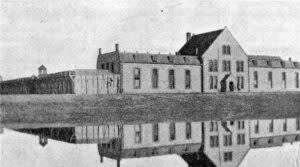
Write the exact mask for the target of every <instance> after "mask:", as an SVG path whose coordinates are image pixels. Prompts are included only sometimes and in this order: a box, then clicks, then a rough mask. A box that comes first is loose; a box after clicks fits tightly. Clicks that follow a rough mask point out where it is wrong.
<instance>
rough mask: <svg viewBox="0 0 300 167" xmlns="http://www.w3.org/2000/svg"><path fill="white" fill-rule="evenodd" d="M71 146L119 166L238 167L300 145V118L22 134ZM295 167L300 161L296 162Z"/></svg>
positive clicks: (110, 126)
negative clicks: (258, 152)
mask: <svg viewBox="0 0 300 167" xmlns="http://www.w3.org/2000/svg"><path fill="white" fill-rule="evenodd" d="M17 131H20V132H24V133H30V134H34V135H38V136H39V139H40V140H39V142H40V144H41V145H42V146H44V145H46V144H47V142H48V140H47V139H48V138H50V139H54V140H59V141H63V142H67V143H74V144H75V143H76V144H84V143H85V144H97V146H98V153H99V155H100V157H101V158H100V159H101V161H103V157H109V158H112V159H115V160H117V165H120V160H121V159H128V158H141V157H152V156H158V155H167V154H178V155H180V156H181V157H182V159H183V160H185V161H186V162H187V163H188V164H189V165H190V166H199V165H200V164H201V165H204V166H205V165H206V166H220V167H221V166H222V167H227V166H238V165H239V164H240V163H241V162H242V161H243V159H244V158H245V156H246V155H247V154H248V152H249V150H250V149H251V148H253V149H259V148H266V147H274V146H282V145H283V143H293V142H295V141H300V120H299V118H287V119H272V120H271V119H270V120H267V119H266V120H228V121H199V122H197V121H194V122H153V123H140V124H107V125H87V126H76V127H63V128H60V127H55V128H53V127H52V128H38V129H17ZM295 163H296V161H295Z"/></svg>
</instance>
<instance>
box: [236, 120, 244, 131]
mask: <svg viewBox="0 0 300 167" xmlns="http://www.w3.org/2000/svg"><path fill="white" fill-rule="evenodd" d="M240 129H245V121H238V130H240Z"/></svg>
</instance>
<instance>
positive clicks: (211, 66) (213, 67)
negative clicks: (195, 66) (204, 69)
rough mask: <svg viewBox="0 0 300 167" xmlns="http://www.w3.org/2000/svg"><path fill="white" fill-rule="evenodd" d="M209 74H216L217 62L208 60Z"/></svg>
mask: <svg viewBox="0 0 300 167" xmlns="http://www.w3.org/2000/svg"><path fill="white" fill-rule="evenodd" d="M208 66H209V67H208V68H209V72H218V66H219V65H218V60H209V65H208Z"/></svg>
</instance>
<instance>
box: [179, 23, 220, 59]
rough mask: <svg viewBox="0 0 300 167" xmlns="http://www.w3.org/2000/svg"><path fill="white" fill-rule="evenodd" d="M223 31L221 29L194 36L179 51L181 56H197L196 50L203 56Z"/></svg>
mask: <svg viewBox="0 0 300 167" xmlns="http://www.w3.org/2000/svg"><path fill="white" fill-rule="evenodd" d="M223 30H224V29H220V30H216V31H211V32H206V33H203V34H198V35H194V36H192V37H191V39H190V40H189V41H187V42H186V43H185V44H184V45H183V47H182V48H181V49H180V50H179V53H180V54H181V55H196V48H198V55H200V56H202V55H203V54H204V52H205V51H206V50H207V49H208V48H209V47H210V45H211V44H212V43H213V42H214V41H215V40H216V39H217V37H218V36H219V35H220V34H221V33H222V32H223Z"/></svg>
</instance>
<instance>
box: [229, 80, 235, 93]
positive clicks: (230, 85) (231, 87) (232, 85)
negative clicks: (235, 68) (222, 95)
mask: <svg viewBox="0 0 300 167" xmlns="http://www.w3.org/2000/svg"><path fill="white" fill-rule="evenodd" d="M229 91H230V92H233V91H234V84H233V82H232V81H231V82H229Z"/></svg>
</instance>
